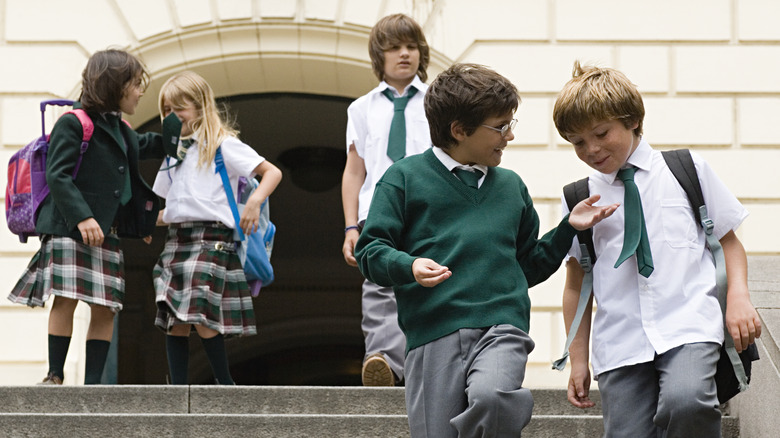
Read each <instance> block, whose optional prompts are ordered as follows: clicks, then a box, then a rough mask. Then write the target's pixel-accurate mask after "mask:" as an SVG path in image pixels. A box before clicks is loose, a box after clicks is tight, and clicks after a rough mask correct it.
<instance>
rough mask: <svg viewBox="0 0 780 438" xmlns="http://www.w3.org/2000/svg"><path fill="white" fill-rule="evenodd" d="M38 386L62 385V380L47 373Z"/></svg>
mask: <svg viewBox="0 0 780 438" xmlns="http://www.w3.org/2000/svg"><path fill="white" fill-rule="evenodd" d="M38 385H62V379H60V378H59V376H55V375H54V374H52V373H49V374H48V375H47V376H46V377H45V378H44V379H43V382H39V383H38Z"/></svg>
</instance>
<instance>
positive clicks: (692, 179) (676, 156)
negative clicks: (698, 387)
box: [661, 149, 748, 392]
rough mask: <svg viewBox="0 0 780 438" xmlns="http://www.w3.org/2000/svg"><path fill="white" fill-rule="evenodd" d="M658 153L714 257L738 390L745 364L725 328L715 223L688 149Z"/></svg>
mask: <svg viewBox="0 0 780 438" xmlns="http://www.w3.org/2000/svg"><path fill="white" fill-rule="evenodd" d="M661 154H662V155H663V157H664V160H665V161H666V165H667V166H669V170H671V171H672V174H673V175H674V177H675V178H676V179H677V182H679V183H680V186H682V188H683V190H685V193H686V195H688V201H689V202H690V203H691V207H692V209H693V215H694V216H695V217H696V222H697V223H698V224H699V225H700V226H701V227H702V228H703V229H704V235H705V237H706V239H707V246H708V247H709V249H710V253H712V257H713V259H714V260H715V283H716V285H717V289H718V302H719V303H720V310H721V312H722V313H723V347H724V348H725V350H726V354H727V355H728V357H729V361H730V362H731V366H732V367H733V368H734V374H735V375H736V376H737V381H738V382H739V390H740V392H742V391H744V390H746V389H748V379H747V375H746V373H745V367H744V365H743V364H742V360H741V359H740V358H739V353H737V350H736V348H734V338H732V337H731V333H729V331H728V328H727V327H726V295H727V293H728V277H727V275H726V258H725V255H724V254H723V247H722V246H721V244H720V241H719V240H718V238H717V237H715V234H713V230H714V229H715V223H714V222H713V221H712V219H710V217H709V215H708V214H707V206H706V205H705V204H704V195H703V192H702V189H701V183H700V182H699V175H698V173H697V172H696V166H695V165H694V163H693V158H692V157H691V151H690V150H688V149H677V150H673V151H663V152H661Z"/></svg>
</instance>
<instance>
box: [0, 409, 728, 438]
mask: <svg viewBox="0 0 780 438" xmlns="http://www.w3.org/2000/svg"><path fill="white" fill-rule="evenodd" d="M737 429H738V427H736V419H733V418H724V423H723V438H737V437H738V436H739V435H737V434H735V433H736V432H737ZM0 430H2V431H3V433H4V436H9V437H17V436H19V437H22V436H23V437H51V436H57V435H60V434H61V433H62V431H67V433H68V435H69V436H78V437H84V438H90V437H104V436H106V435H107V430H110V433H109V434H108V435H110V436H122V437H150V436H170V437H172V436H187V437H193V438H200V437H203V438H212V437H215V436H225V437H231V438H243V437H247V438H248V437H253V438H255V437H269V438H293V437H294V438H298V437H323V436H327V437H351V438H361V437H365V438H373V437H376V438H395V437H398V438H402V437H404V438H407V437H408V436H409V427H408V424H407V421H406V417H405V416H403V415H366V416H343V415H166V414H158V415H148V414H147V415H131V414H110V415H109V414H90V415H85V414H0ZM603 432H604V431H603V426H602V423H601V417H599V416H581V415H580V416H556V415H541V416H536V417H534V418H533V419H532V420H531V423H529V425H528V426H527V427H526V428H525V429H524V430H523V436H524V437H530V438H560V437H567V438H592V437H595V436H601V435H602V434H603Z"/></svg>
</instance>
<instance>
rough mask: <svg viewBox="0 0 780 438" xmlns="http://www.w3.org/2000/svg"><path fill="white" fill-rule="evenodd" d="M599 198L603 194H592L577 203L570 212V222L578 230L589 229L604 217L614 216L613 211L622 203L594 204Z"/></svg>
mask: <svg viewBox="0 0 780 438" xmlns="http://www.w3.org/2000/svg"><path fill="white" fill-rule="evenodd" d="M599 199H601V195H592V196H591V197H590V198H588V199H583V200H582V201H580V202H579V203H578V204H577V205H575V206H574V209H573V210H572V211H571V213H570V214H569V224H571V226H572V227H574V229H576V230H578V231H582V230H587V229H588V228H590V227H592V226H594V225H596V224H597V223H599V222H601V220H602V219H604V218H608V217H610V216H612V213H614V212H615V210H617V208H618V207H619V206H620V204H612V205H605V206H596V205H593V204H595V203H596V202H598V200H599Z"/></svg>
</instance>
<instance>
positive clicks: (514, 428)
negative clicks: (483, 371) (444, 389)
mask: <svg viewBox="0 0 780 438" xmlns="http://www.w3.org/2000/svg"><path fill="white" fill-rule="evenodd" d="M533 407H534V401H533V396H532V395H531V391H530V390H529V389H527V388H520V389H515V390H511V391H501V390H495V389H492V390H488V389H484V388H480V389H476V390H474V389H469V406H468V408H467V409H466V411H464V412H463V414H461V415H459V416H458V417H456V418H454V419H453V420H452V425H453V426H455V428H456V429H458V430H459V432H460V433H461V436H482V435H481V434H478V433H476V431H477V430H480V431H485V432H494V433H488V435H492V436H519V433H520V431H521V430H522V429H523V428H524V427H525V426H526V425H527V424H528V423H529V422H530V421H531V413H532V411H533ZM472 429H474V430H472Z"/></svg>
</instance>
